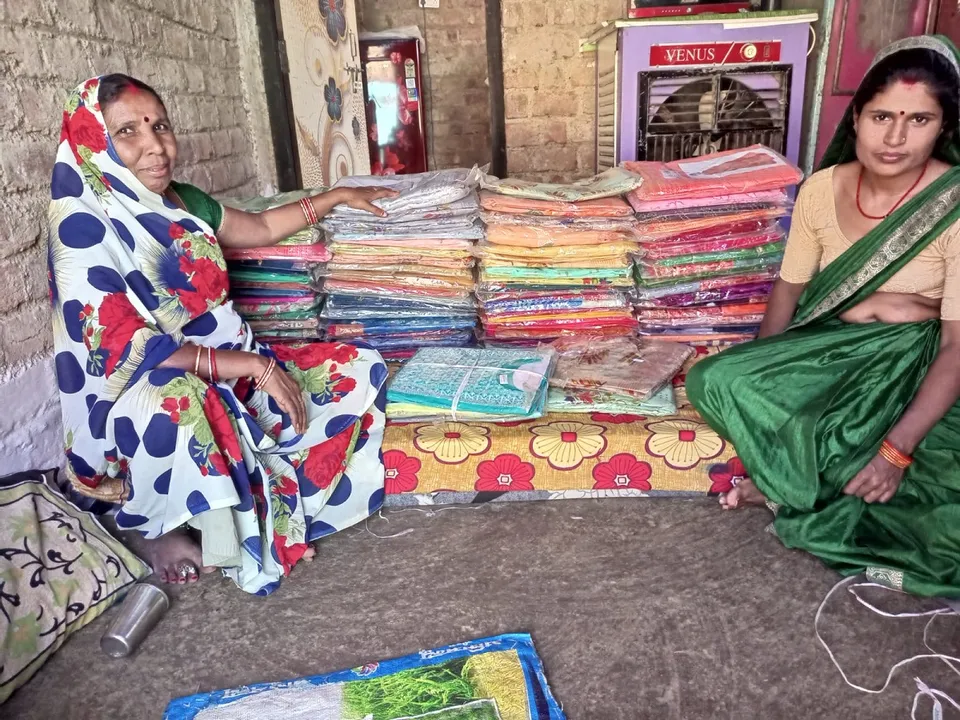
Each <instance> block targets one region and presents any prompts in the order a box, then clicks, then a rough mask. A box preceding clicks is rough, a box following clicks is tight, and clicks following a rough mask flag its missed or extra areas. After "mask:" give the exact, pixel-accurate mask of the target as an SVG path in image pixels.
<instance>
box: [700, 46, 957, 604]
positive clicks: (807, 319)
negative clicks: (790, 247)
mask: <svg viewBox="0 0 960 720" xmlns="http://www.w3.org/2000/svg"><path fill="white" fill-rule="evenodd" d="M916 47H924V48H928V49H931V50H934V51H936V52H940V53H942V54H943V55H944V56H945V57H946V58H947V59H948V60H950V62H951V64H952V65H953V67H954V69H955V71H956V72H957V74H958V76H960V54H958V51H957V48H956V47H954V46H953V44H952V43H950V41H949V40H947V39H946V38H942V37H939V36H924V37H920V38H909V39H907V40H904V41H900V42H898V43H895V44H894V45H893V46H891V47H889V48H887V49H886V50H884V51H883V52H881V54H880V55H879V56H878V58H877V60H880V59H881V58H883V57H886V56H887V55H889V54H891V53H894V52H900V51H902V50H904V49H907V48H916ZM875 62H876V61H875ZM851 124H852V109H848V111H847V114H846V116H845V119H844V122H843V123H842V124H841V126H840V128H839V129H838V132H837V135H836V137H835V138H834V140H833V142H832V143H831V145H830V147H829V149H828V151H827V154H826V157H825V158H824V163H823V165H822V166H821V167H829V166H831V165H835V164H839V163H843V162H849V161H851V160H853V159H854V158H855V153H854V145H853V142H852V141H851V140H850V139H849V138H851V137H852V135H851V134H850V133H849V128H850V125H851ZM935 155H936V156H937V157H938V158H940V159H942V160H944V161H945V162H948V163H949V164H951V165H954V167H953V168H952V169H951V170H949V171H948V172H947V173H945V174H944V175H943V176H941V177H940V178H938V179H937V181H935V182H934V183H932V184H931V185H930V186H929V187H927V188H926V189H925V190H923V191H922V192H921V193H919V194H918V195H916V196H915V197H913V198H912V199H911V200H910V201H908V202H907V203H905V204H904V205H903V206H902V207H901V208H900V209H898V210H897V211H896V212H895V213H893V214H892V215H890V217H888V218H887V219H886V220H884V221H883V222H882V223H881V224H880V225H879V226H878V227H877V228H875V229H874V230H872V231H871V232H870V233H868V234H867V235H866V236H864V237H863V238H862V239H860V240H858V241H857V242H855V243H854V244H853V246H852V247H851V248H850V249H849V250H847V251H846V252H845V253H844V254H843V255H841V256H840V257H839V258H837V259H836V260H835V261H834V262H832V263H830V265H828V266H827V267H826V268H825V269H824V270H823V271H822V272H820V273H819V274H818V275H817V276H816V277H815V278H814V279H813V280H812V281H811V282H810V284H809V285H808V286H807V288H806V290H805V292H804V294H803V296H802V297H801V299H800V303H799V305H798V308H797V311H796V314H795V316H794V319H793V323H792V325H791V326H790V328H789V329H788V330H787V331H786V332H784V333H783V334H781V335H777V336H774V337H769V338H765V339H763V340H757V341H755V342H752V343H748V344H745V345H741V346H738V347H735V348H732V349H730V350H727V351H726V352H723V353H721V354H720V355H716V356H713V357H710V358H707V359H705V360H703V361H702V362H700V363H698V364H697V365H696V366H694V368H693V369H692V370H691V372H690V373H689V374H688V376H687V394H688V397H689V398H690V400H691V402H692V403H693V405H694V406H695V407H696V408H697V410H698V411H699V412H700V413H701V414H702V415H703V417H704V419H705V420H706V421H707V422H708V423H709V424H710V425H711V427H713V428H714V429H715V430H716V431H717V432H718V433H720V434H721V435H722V436H723V437H725V438H727V439H728V440H729V441H730V442H732V443H733V445H734V446H735V447H736V448H737V453H738V455H739V457H740V459H741V460H742V461H743V464H744V466H745V467H746V468H747V470H748V472H749V473H750V476H751V479H752V480H753V481H754V483H756V485H757V487H758V488H759V489H760V491H761V492H762V493H763V494H764V495H765V496H766V497H767V498H768V499H769V500H770V501H771V503H773V504H774V505H775V506H778V507H777V514H776V519H775V521H774V525H773V528H774V530H775V531H776V533H777V535H778V536H779V538H780V539H781V541H782V542H783V543H784V544H785V545H786V546H787V547H792V548H799V549H802V550H806V551H808V552H811V553H813V554H814V555H817V556H818V557H820V558H821V559H822V560H823V561H824V562H825V563H826V564H827V565H829V566H830V567H832V568H834V569H836V570H837V571H839V572H840V573H842V574H844V575H855V574H859V573H866V574H867V575H868V577H870V578H871V579H872V580H874V581H876V582H881V583H884V584H886V585H889V586H891V587H895V588H898V589H902V590H906V591H908V592H911V593H915V594H919V595H928V596H949V597H958V596H960V403H958V404H957V405H954V407H953V408H952V409H951V410H950V411H949V412H948V413H947V414H946V416H945V417H944V418H943V419H942V420H941V421H940V422H939V423H938V424H937V425H936V426H935V427H934V428H933V430H931V431H930V433H929V434H928V435H927V436H926V438H925V439H924V440H923V442H922V443H921V444H920V446H919V447H918V448H917V449H916V451H915V452H914V464H913V465H912V466H911V467H910V468H909V469H908V470H907V472H906V474H905V476H904V478H903V482H902V483H901V485H900V488H899V490H898V492H897V494H896V495H895V496H894V498H893V499H892V500H891V501H890V502H888V503H886V504H867V503H865V502H864V501H863V500H862V499H860V498H858V497H853V496H847V495H844V494H843V493H842V490H843V487H844V486H845V485H846V484H847V483H848V482H849V481H850V480H852V479H853V477H854V476H855V475H856V474H857V473H858V472H859V471H860V470H861V469H862V468H863V467H864V466H866V465H867V463H869V462H870V460H871V459H872V458H873V457H874V456H875V455H876V454H877V451H878V449H879V447H880V444H881V442H882V441H883V439H884V437H885V436H886V434H887V433H888V431H889V430H890V428H891V427H893V425H894V424H895V423H896V422H897V420H898V419H899V418H900V416H901V414H902V413H903V412H904V410H905V409H906V408H907V405H908V404H909V403H910V402H911V400H912V399H913V397H914V395H915V394H916V392H917V390H918V389H919V387H920V384H921V382H923V379H924V377H925V375H926V373H927V370H928V368H929V367H930V364H931V363H932V362H933V360H934V358H935V357H936V354H937V352H938V349H939V346H940V322H939V321H937V320H933V321H928V322H923V323H904V324H896V325H892V324H883V323H871V324H866V325H859V324H847V323H844V322H842V321H841V320H839V315H840V314H841V313H843V312H844V311H845V310H848V309H849V308H851V307H853V306H855V305H856V304H858V303H860V302H862V301H863V300H864V299H866V298H867V297H869V296H870V295H871V294H872V293H874V292H875V291H876V290H877V288H879V287H880V286H881V285H883V283H885V282H886V281H887V280H889V279H890V277H892V276H893V275H894V274H895V273H896V272H897V271H898V270H900V269H901V268H902V267H903V266H904V265H906V263H908V262H909V261H910V260H911V259H913V258H914V257H915V256H916V255H917V253H919V252H920V251H921V250H923V248H925V247H927V245H929V244H930V243H931V242H933V241H934V240H935V239H936V238H937V237H938V236H939V235H940V234H941V233H942V232H943V231H944V230H946V229H947V228H948V227H950V226H951V225H952V224H953V223H955V222H957V221H960V144H958V142H957V139H956V138H955V137H949V138H946V139H945V140H944V141H942V142H941V143H940V145H939V146H938V147H937V149H936V151H935Z"/></svg>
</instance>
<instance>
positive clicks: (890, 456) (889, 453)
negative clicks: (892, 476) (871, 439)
mask: <svg viewBox="0 0 960 720" xmlns="http://www.w3.org/2000/svg"><path fill="white" fill-rule="evenodd" d="M880 457H882V458H883V459H884V460H886V461H887V462H888V463H890V464H891V465H894V466H896V467H898V468H900V469H901V470H906V469H907V468H908V467H910V466H911V465H912V464H913V458H912V457H910V456H909V455H907V454H906V453H902V452H900V451H899V450H897V448H895V447H894V446H893V445H891V444H890V442H889V441H887V440H884V441H883V442H882V443H881V444H880Z"/></svg>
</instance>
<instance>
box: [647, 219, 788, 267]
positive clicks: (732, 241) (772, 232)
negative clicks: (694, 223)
mask: <svg viewBox="0 0 960 720" xmlns="http://www.w3.org/2000/svg"><path fill="white" fill-rule="evenodd" d="M785 239H786V233H785V232H784V231H783V229H782V228H781V227H779V226H774V227H772V228H770V229H769V230H766V231H764V232H758V233H743V234H739V235H730V236H728V237H723V238H715V239H710V240H701V241H699V242H679V243H669V244H667V243H663V244H661V243H656V244H647V245H642V246H640V250H638V252H637V253H636V255H638V256H640V257H642V259H644V260H647V261H648V262H653V261H656V260H665V259H667V258H675V257H681V256H689V255H701V254H705V253H716V252H727V251H730V250H744V249H748V248H753V247H759V246H761V245H769V244H770V243H776V242H783V241H784V240H785Z"/></svg>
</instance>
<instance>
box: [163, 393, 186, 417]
mask: <svg viewBox="0 0 960 720" xmlns="http://www.w3.org/2000/svg"><path fill="white" fill-rule="evenodd" d="M160 408H161V409H162V410H163V411H164V412H166V413H169V414H170V421H171V422H175V423H179V422H180V413H182V412H186V411H187V410H189V409H190V398H188V397H187V396H186V395H184V396H183V397H181V398H172V397H168V398H164V400H163V402H162V403H161V404H160Z"/></svg>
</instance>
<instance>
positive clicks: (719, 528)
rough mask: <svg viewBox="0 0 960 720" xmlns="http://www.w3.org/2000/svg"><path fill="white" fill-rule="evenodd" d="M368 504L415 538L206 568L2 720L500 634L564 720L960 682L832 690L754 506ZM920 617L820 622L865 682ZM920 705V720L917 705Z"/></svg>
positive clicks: (901, 713) (810, 603)
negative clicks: (122, 643) (121, 638)
mask: <svg viewBox="0 0 960 720" xmlns="http://www.w3.org/2000/svg"><path fill="white" fill-rule="evenodd" d="M384 515H385V518H386V519H383V518H374V519H373V520H371V521H370V523H369V529H370V530H372V531H374V532H376V533H377V534H378V535H389V534H394V533H399V532H402V531H403V530H406V529H413V532H410V533H408V534H405V535H403V536H402V537H394V538H386V539H378V538H376V537H373V536H372V535H371V534H369V533H368V532H366V531H365V530H364V529H363V528H362V527H361V528H355V529H351V530H349V531H347V532H345V533H341V534H340V535H337V536H334V537H332V538H328V539H327V540H325V541H324V542H323V543H322V545H321V549H320V551H319V554H318V560H317V561H316V562H314V563H313V564H312V565H302V566H300V567H299V568H298V569H297V570H296V571H295V572H294V575H293V576H292V577H291V578H289V579H288V580H287V581H286V582H285V583H284V585H283V587H282V588H281V589H280V590H279V591H278V592H277V593H275V594H274V595H272V596H271V597H269V598H265V599H264V598H255V597H250V596H247V595H244V593H242V592H240V591H239V590H238V589H236V587H234V586H233V585H232V584H230V583H229V582H228V581H225V580H222V579H220V578H213V577H208V578H205V579H204V580H203V581H202V582H201V583H200V584H199V586H195V587H190V588H186V589H182V590H179V592H177V591H175V592H176V595H177V597H176V599H175V604H174V607H173V609H172V610H171V611H170V613H169V614H168V615H167V617H166V618H165V619H164V621H163V622H162V624H161V625H160V626H158V627H157V629H156V630H155V631H154V633H153V634H152V635H151V636H150V638H148V640H147V641H146V643H145V644H144V645H143V647H142V648H141V650H140V652H139V653H138V654H137V655H136V656H135V657H133V658H131V659H127V660H110V659H108V658H106V657H105V656H103V655H101V654H100V651H99V647H98V641H99V637H100V635H101V633H102V632H103V630H104V628H105V627H106V624H107V620H106V619H105V618H102V619H101V620H100V621H98V622H97V623H95V624H94V625H93V626H92V627H88V628H87V629H86V630H84V631H82V632H80V633H79V634H77V635H76V636H74V637H73V638H72V639H71V640H70V641H69V642H68V643H67V644H66V646H65V647H64V648H63V649H61V650H60V652H59V653H57V654H56V655H55V656H54V657H53V658H52V659H51V661H50V662H48V663H47V665H46V666H45V667H44V668H43V669H42V670H41V671H40V673H39V674H38V675H37V676H36V677H35V678H34V679H33V681H32V682H31V683H29V684H28V685H27V686H26V687H25V688H23V689H21V690H20V691H19V692H18V693H16V694H15V695H14V696H13V698H11V699H10V700H9V701H8V702H7V703H6V704H5V705H4V706H2V707H0V716H2V717H3V718H7V719H9V720H14V718H18V719H23V720H41V719H43V720H47V719H49V718H63V719H71V718H82V719H83V720H87V719H90V720H93V719H96V720H110V719H112V718H124V719H134V718H136V719H137V720H139V719H140V718H159V717H161V715H162V713H163V709H164V707H165V706H166V704H167V702H168V701H169V700H170V699H171V698H174V697H177V696H181V695H188V694H192V693H194V692H198V691H207V690H213V689H216V688H222V687H232V686H236V685H240V684H243V683H250V682H260V681H271V680H283V679H288V678H296V677H299V676H303V675H308V674H314V673H323V672H328V671H332V670H338V669H341V668H346V667H353V666H357V665H360V664H362V663H363V662H366V661H370V660H377V659H382V658H389V657H394V656H398V655H404V654H407V653H410V652H413V651H416V650H418V649H421V648H430V647H435V646H438V645H444V644H447V643H453V642H459V641H462V640H466V639H470V638H477V637H482V636H486V635H493V634H496V633H500V632H507V631H528V632H530V633H532V634H533V637H534V641H535V642H536V644H537V647H538V649H539V650H540V653H541V655H542V657H543V660H544V663H545V665H546V669H547V677H548V680H549V681H550V684H551V686H552V688H553V690H554V693H555V694H556V696H557V698H558V699H559V700H560V701H561V702H562V703H563V706H564V709H565V711H566V713H567V716H568V717H569V718H571V719H572V720H606V719H607V718H609V719H611V720H613V719H623V720H641V719H646V718H652V719H656V720H662V719H671V720H673V719H678V720H679V719H682V720H694V719H698V718H715V719H721V718H730V719H731V720H732V719H734V718H735V719H737V720H742V719H745V718H746V719H749V718H772V719H778V718H791V720H795V719H798V718H818V719H824V720H825V719H830V718H840V717H856V718H871V719H873V720H882V719H885V718H904V717H909V713H910V704H911V702H912V699H913V696H914V692H915V686H914V682H913V680H912V678H913V677H914V676H919V677H921V678H923V679H924V680H925V681H926V682H927V683H928V684H930V685H932V686H934V687H938V688H941V689H943V690H945V691H947V692H949V693H950V694H951V695H953V696H954V697H957V698H960V678H958V677H957V676H956V675H953V674H952V673H951V672H950V671H949V670H948V669H946V667H945V666H944V665H943V664H941V663H939V662H937V661H921V662H918V663H916V664H914V665H913V666H911V667H909V668H907V669H905V670H903V671H901V672H900V673H898V675H897V676H896V678H895V679H894V681H893V683H892V684H891V686H890V688H889V689H888V690H887V691H886V692H885V693H883V694H882V695H865V694H863V693H860V692H857V691H856V690H853V689H852V688H849V687H847V686H846V685H845V684H844V683H843V680H842V679H841V678H840V676H839V674H838V672H837V671H836V669H835V668H834V667H833V665H832V664H831V663H830V661H829V659H828V658H827V655H826V653H825V652H824V650H823V649H822V648H821V647H820V645H819V643H818V642H817V640H816V637H815V636H814V633H813V617H814V613H815V612H816V609H817V606H818V605H819V603H820V601H821V599H822V598H823V596H824V595H825V593H826V592H827V591H828V590H829V589H830V588H831V587H832V586H833V584H834V583H835V582H836V580H837V577H836V576H835V575H834V574H833V573H832V572H830V571H828V570H826V569H825V568H823V567H822V566H821V565H820V564H819V562H818V561H817V560H815V559H814V558H812V557H809V556H807V555H805V554H803V553H799V552H794V551H789V550H786V549H784V548H783V547H782V546H781V545H780V544H779V543H778V542H777V540H776V539H775V538H774V537H773V536H771V535H770V534H768V533H765V532H763V529H764V526H765V525H766V524H767V522H768V521H769V515H768V514H767V513H766V512H765V511H762V510H751V511H744V512H738V513H723V512H721V511H720V509H719V508H718V507H717V505H716V503H715V501H712V500H626V501H613V500H602V501H582V502H579V501H578V502H573V501H556V502H548V503H547V502H545V503H512V504H501V505H496V506H494V505H487V506H478V507H472V508H466V509H459V508H458V509H447V510H444V511H442V512H439V513H435V514H433V515H428V514H425V513H423V512H419V511H417V510H404V511H392V512H386V513H385V514H384ZM881 602H883V604H884V606H885V607H891V606H892V605H894V606H895V605H898V604H899V606H900V607H904V608H905V607H909V608H912V609H917V608H918V607H920V603H919V602H918V601H914V600H912V599H909V598H900V599H899V600H898V598H895V597H894V598H890V597H887V596H883V597H882V598H881ZM924 622H925V620H922V619H920V620H916V619H912V620H892V619H885V618H879V617H876V616H873V615H871V614H870V613H869V612H868V611H867V610H865V609H863V608H862V607H860V606H859V605H857V604H856V603H855V602H853V601H852V600H851V599H848V597H841V594H840V593H838V594H837V595H836V596H834V599H833V601H832V602H831V608H830V611H829V612H827V613H825V615H824V620H823V624H822V627H823V631H824V635H825V637H828V638H829V640H830V641H831V644H832V646H833V648H834V650H835V652H836V653H837V656H838V659H839V660H840V662H841V663H843V665H844V667H845V669H846V670H847V671H848V673H850V675H851V679H853V680H854V681H858V682H860V683H861V684H865V685H869V686H871V687H876V686H878V685H882V683H883V678H884V677H885V675H886V673H887V670H888V668H890V667H891V666H892V665H893V664H894V663H895V662H896V661H897V660H899V659H902V658H904V657H906V656H908V655H912V654H916V653H920V652H923V645H922V641H921V635H922V629H923V624H924ZM931 638H932V644H933V645H934V647H938V648H942V649H945V650H949V649H954V650H956V648H958V647H960V618H958V617H957V616H950V617H947V618H942V619H938V620H937V621H936V623H935V625H934V630H933V632H932V633H931ZM921 708H922V710H923V711H922V712H921V714H920V717H926V716H927V714H926V713H928V712H929V708H930V705H929V703H927V702H926V701H922V703H921ZM948 717H950V715H949V714H948Z"/></svg>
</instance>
